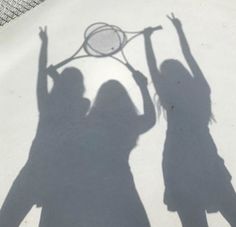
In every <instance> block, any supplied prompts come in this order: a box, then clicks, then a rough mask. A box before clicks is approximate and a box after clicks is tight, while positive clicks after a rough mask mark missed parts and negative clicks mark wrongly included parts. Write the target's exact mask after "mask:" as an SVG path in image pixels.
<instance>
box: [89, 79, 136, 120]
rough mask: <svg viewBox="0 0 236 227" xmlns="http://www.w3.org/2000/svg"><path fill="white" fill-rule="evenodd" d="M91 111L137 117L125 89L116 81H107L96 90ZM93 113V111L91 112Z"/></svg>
mask: <svg viewBox="0 0 236 227" xmlns="http://www.w3.org/2000/svg"><path fill="white" fill-rule="evenodd" d="M93 106H94V108H93V110H96V111H98V112H104V113H105V114H106V115H110V116H112V115H115V116H116V117H117V115H120V116H121V115H124V116H125V115H126V117H131V116H137V111H136V108H135V105H134V103H133V102H132V100H131V98H130V96H129V94H128V92H127V90H126V89H125V87H124V86H123V85H122V84H121V83H120V82H119V81H117V80H109V81H107V82H105V83H104V84H102V86H101V87H100V89H99V90H98V93H97V97H96V100H95V102H94V105H93ZM91 112H93V111H91Z"/></svg>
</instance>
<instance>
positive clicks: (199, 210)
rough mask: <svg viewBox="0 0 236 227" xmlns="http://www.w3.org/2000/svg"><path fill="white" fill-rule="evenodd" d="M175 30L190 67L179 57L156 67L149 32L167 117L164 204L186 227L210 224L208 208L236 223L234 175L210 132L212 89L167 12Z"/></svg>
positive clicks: (156, 82)
mask: <svg viewBox="0 0 236 227" xmlns="http://www.w3.org/2000/svg"><path fill="white" fill-rule="evenodd" d="M168 18H169V20H170V21H171V22H172V23H173V25H174V27H175V28H176V31H177V34H178V37H179V41H180V45H181V48H182V53H183V55H184V57H185V60H186V61H187V64H188V66H189V68H190V71H189V70H188V69H187V68H185V67H184V66H183V64H182V63H181V62H180V61H178V60H176V59H168V60H165V61H164V62H163V63H161V65H160V69H159V68H158V66H157V61H156V57H155V54H154V51H153V48H152V43H151V34H152V29H151V28H148V29H146V30H145V32H144V35H145V48H146V57H147V63H148V66H149V71H150V74H151V77H152V81H153V85H154V87H155V89H156V92H157V94H158V96H159V99H160V103H161V106H162V108H163V109H164V111H165V112H166V116H167V131H166V139H165V144H164V150H163V162H162V168H163V176H164V182H165V193H164V203H165V204H166V205H167V207H168V210H169V211H176V212H178V215H179V218H180V220H181V222H182V226H183V227H207V226H208V223H207V218H206V212H209V213H210V212H217V211H219V212H221V214H222V215H223V216H224V218H225V219H226V220H227V221H228V222H229V224H230V225H231V226H234V227H235V226H236V215H235V214H236V196H235V191H234V188H233V186H232V184H231V175H230V173H229V171H228V170H227V168H226V167H225V164H224V161H223V159H222V158H221V157H220V156H219V155H218V153H217V147H216V145H215V142H214V140H213V138H212V136H211V134H210V131H209V127H208V125H209V123H210V122H211V121H212V120H214V119H213V115H212V110H211V99H210V93H211V90H210V87H209V84H208V82H207V80H206V78H205V76H204V75H203V73H202V71H201V69H200V68H199V66H198V64H197V62H196V60H195V59H194V57H193V55H192V53H191V51H190V47H189V45H188V42H187V39H186V37H185V34H184V31H183V29H182V25H181V22H180V20H179V19H177V18H175V16H174V14H172V15H171V16H168Z"/></svg>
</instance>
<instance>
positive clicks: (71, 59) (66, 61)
mask: <svg viewBox="0 0 236 227" xmlns="http://www.w3.org/2000/svg"><path fill="white" fill-rule="evenodd" d="M73 60H74V58H67V59H66V60H64V61H61V62H59V63H58V64H56V65H54V67H55V68H56V69H58V68H60V67H62V66H64V65H66V64H67V63H69V62H71V61H73Z"/></svg>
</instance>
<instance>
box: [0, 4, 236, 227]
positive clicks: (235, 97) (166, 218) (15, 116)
mask: <svg viewBox="0 0 236 227" xmlns="http://www.w3.org/2000/svg"><path fill="white" fill-rule="evenodd" d="M170 12H175V14H176V15H177V16H178V17H179V18H180V19H181V20H182V23H183V26H184V29H185V33H186V35H187V37H188V39H189V42H190V46H191V49H192V52H193V54H194V56H195V57H196V59H197V61H198V63H199V65H200V67H201V69H202V70H203V72H204V74H205V76H206V79H207V81H208V82H209V84H210V86H211V90H212V94H211V97H212V108H213V113H214V116H215V118H216V122H215V123H213V124H212V125H211V126H210V129H211V133H212V136H213V138H214V140H215V143H216V145H217V148H218V152H219V154H220V155H221V157H222V158H223V159H224V160H225V164H226V166H227V168H228V169H229V171H230V173H231V175H232V177H233V180H232V182H233V184H234V187H236V180H235V179H236V166H235V163H236V154H235V148H236V140H235V130H236V127H235V126H236V118H235V112H234V111H236V92H235V84H236V76H235V73H236V64H235V59H236V43H235V40H236V20H235V15H236V3H235V1H234V0H228V1H220V0H191V1H189V0H165V1H160V0H129V1H127V0H120V1H116V0H101V1H96V0H86V1H82V0H71V1H64V0H51V1H50V0H48V1H46V2H45V3H43V4H42V5H40V6H39V7H37V8H35V9H34V10H32V11H31V12H29V13H27V14H26V15H24V16H22V17H20V18H18V19H16V20H15V21H14V22H12V23H9V24H7V25H5V26H4V27H2V28H0V62H1V67H0V103H1V104H0V105H1V113H0V114H1V115H0V119H1V127H0V138H1V141H0V144H1V151H0V157H1V158H0V182H1V183H0V201H1V203H2V202H3V201H4V199H5V196H6V194H7V192H8V190H9V188H10V186H11V184H12V182H13V180H14V179H15V177H16V176H17V174H18V172H19V170H20V169H21V168H22V166H23V165H24V163H25V162H26V160H27V155H28V152H29V148H30V145H31V142H32V139H33V138H34V135H35V130H36V126H37V121H38V113H37V106H36V92H35V90H36V89H35V87H36V77H37V63H38V54H39V45H40V40H39V38H38V31H39V29H38V27H39V26H43V25H47V26H48V35H49V62H50V63H57V62H58V61H60V60H62V59H63V58H64V57H67V56H69V55H70V54H71V53H72V52H73V51H74V50H75V49H76V48H77V47H78V45H79V44H80V43H81V42H82V36H83V31H84V29H85V28H86V26H87V25H89V24H91V23H93V22H97V21H105V22H108V23H111V24H116V25H118V26H120V27H122V28H124V29H125V30H134V31H136V30H141V29H143V28H144V27H147V26H155V25H159V24H161V25H162V26H163V27H164V30H162V31H158V32H157V33H156V34H155V35H154V36H153V42H154V47H155V50H156V53H157V54H158V56H159V61H160V62H161V61H163V60H164V59H166V58H171V57H173V58H178V59H180V60H181V61H183V57H182V55H181V52H180V47H179V43H178V39H177V36H176V33H175V30H174V29H173V27H172V25H171V24H170V22H169V21H168V20H167V18H166V17H165V16H166V14H168V13H170ZM127 55H128V57H129V56H131V62H132V64H133V65H134V66H136V67H137V68H138V69H140V70H141V71H142V72H144V73H145V74H146V75H148V70H147V65H146V61H145V57H144V49H143V40H142V38H139V39H137V40H136V41H135V42H134V43H133V45H132V46H131V47H130V48H129V49H128V50H127ZM183 62H184V61H183ZM70 65H73V66H76V67H79V68H80V69H81V70H82V72H83V73H84V75H86V77H85V83H86V87H87V91H86V96H87V97H88V98H90V99H91V100H93V98H94V97H95V95H96V92H97V89H98V88H99V86H100V85H101V84H102V83H103V82H104V81H106V80H108V79H110V78H113V79H119V80H120V81H121V82H122V83H123V84H124V85H125V86H126V88H127V89H128V90H129V91H130V95H131V96H132V98H133V100H134V101H135V103H136V105H137V106H138V107H139V108H140V109H141V106H142V102H141V97H140V94H139V91H138V89H137V87H136V85H135V84H134V82H133V81H132V79H131V77H130V74H129V72H128V71H127V69H126V68H124V67H123V66H122V65H120V64H118V63H117V62H115V61H113V60H110V59H104V60H99V61H95V60H93V59H86V60H81V61H76V62H73V63H71V64H70ZM91 66H92V67H91ZM149 88H150V91H151V93H152V95H154V90H153V88H152V86H149ZM165 129H166V121H165V119H164V118H163V115H161V117H160V119H159V120H158V121H157V124H156V126H155V128H153V129H152V130H151V131H149V132H148V133H146V134H145V135H143V136H142V137H141V139H140V141H139V146H138V147H137V149H135V150H134V151H133V152H132V155H131V157H130V164H131V167H132V171H133V174H134V178H135V182H136V185H137V189H138V191H139V193H140V196H141V198H142V201H143V203H144V205H145V209H146V211H147V213H148V217H149V220H150V222H151V225H152V226H153V227H157V226H175V227H180V226H181V225H180V222H179V219H178V217H177V215H176V213H171V212H169V211H167V209H166V206H165V205H164V204H163V191H164V186H163V178H162V170H161V160H162V148H163V142H164V139H165ZM39 215H40V209H36V208H33V209H32V211H31V212H30V213H29V214H28V216H27V217H26V218H25V221H24V222H23V223H22V225H21V227H27V226H37V223H38V219H39ZM208 221H209V226H210V227H227V226H229V225H228V224H227V223H226V221H225V220H224V219H223V218H222V217H221V215H220V214H210V215H208Z"/></svg>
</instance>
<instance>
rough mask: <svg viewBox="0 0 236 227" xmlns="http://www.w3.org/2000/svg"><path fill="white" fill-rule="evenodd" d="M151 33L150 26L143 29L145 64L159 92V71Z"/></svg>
mask: <svg viewBox="0 0 236 227" xmlns="http://www.w3.org/2000/svg"><path fill="white" fill-rule="evenodd" d="M151 33H152V28H147V29H145V30H144V44H145V52H146V58H147V64H148V68H149V72H150V75H151V78H152V82H153V85H154V87H155V90H156V92H157V94H159V93H160V89H159V87H160V83H161V80H162V78H161V73H160V71H159V69H158V67H157V61H156V57H155V54H154V50H153V46H152V41H151Z"/></svg>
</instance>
